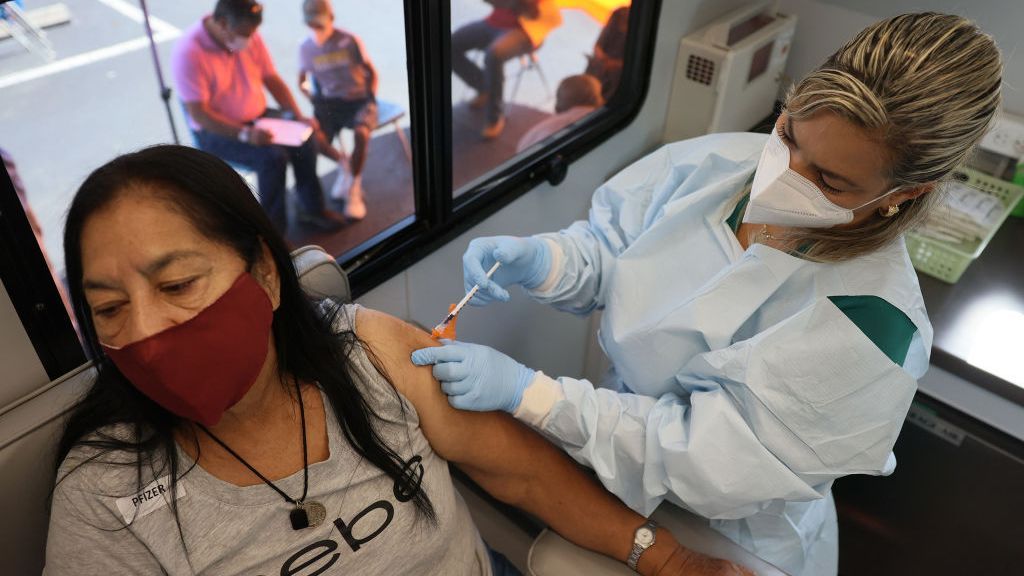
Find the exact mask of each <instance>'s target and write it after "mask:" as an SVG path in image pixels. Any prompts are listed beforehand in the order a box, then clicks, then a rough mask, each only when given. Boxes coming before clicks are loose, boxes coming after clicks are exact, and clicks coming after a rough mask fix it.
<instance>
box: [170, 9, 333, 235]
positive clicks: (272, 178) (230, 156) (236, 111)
mask: <svg viewBox="0 0 1024 576" xmlns="http://www.w3.org/2000/svg"><path fill="white" fill-rule="evenodd" d="M262 22H263V6H262V5H261V4H260V3H258V2H256V1H255V0H218V1H217V4H216V6H215V8H214V10H213V14H212V15H207V16H204V17H203V18H202V19H201V20H200V21H199V22H198V23H196V24H195V25H194V26H193V27H192V28H191V29H189V30H188V31H186V32H185V33H184V34H183V35H182V37H181V39H179V40H178V43H177V44H176V45H175V47H174V53H173V56H172V59H171V69H172V72H173V75H174V80H175V84H176V85H177V89H178V93H179V94H180V96H181V100H182V103H183V104H184V106H185V112H186V116H187V119H188V124H189V127H190V128H191V130H192V133H193V135H194V137H195V142H196V145H197V146H198V147H199V148H200V149H201V150H205V151H207V152H210V153H211V154H214V155H216V156H219V157H220V158H222V159H224V160H226V161H228V162H232V163H234V164H239V165H242V166H245V167H246V168H249V169H251V170H253V171H255V172H256V177H257V182H258V186H259V197H260V203H261V204H262V205H263V208H264V209H265V210H266V211H267V214H268V215H269V216H270V219H271V221H273V222H274V225H275V226H277V228H278V230H281V231H282V232H284V231H285V230H286V229H287V227H288V214H287V208H286V194H285V187H286V183H285V182H286V177H287V172H288V163H289V162H291V164H292V167H293V169H294V172H295V188H296V192H297V194H298V197H299V201H300V204H301V205H302V210H303V211H302V212H300V214H299V215H298V218H297V221H298V222H299V224H302V225H305V226H308V227H310V228H312V229H314V230H317V231H322V232H330V231H334V230H337V229H338V228H340V227H341V226H343V225H344V218H343V217H342V216H341V215H340V214H336V213H334V212H331V211H330V210H327V209H326V208H325V206H324V197H323V189H322V188H321V187H320V179H319V178H318V177H317V174H316V160H317V152H316V148H315V143H314V142H313V139H309V140H307V141H306V142H305V143H303V144H302V145H301V146H296V147H291V146H280V145H276V144H273V143H272V141H271V134H270V132H268V131H266V130H262V129H260V128H257V127H255V126H254V125H253V122H254V121H255V120H257V119H258V118H260V117H287V116H291V117H292V118H293V119H295V120H298V121H302V122H307V123H309V124H310V125H311V126H313V127H314V129H315V128H316V127H317V126H316V121H315V120H312V119H308V118H306V117H305V116H304V115H303V114H302V111H301V110H299V107H298V105H296V103H295V99H294V98H293V97H292V93H291V91H290V90H289V89H288V86H287V85H286V84H285V82H284V80H282V79H281V76H280V75H278V73H277V70H276V69H275V68H274V63H273V61H272V60H271V58H270V54H269V53H268V52H267V48H266V46H265V45H264V43H263V39H262V38H261V37H260V34H259V32H258V31H257V28H258V27H259V26H260V24H261V23H262ZM264 88H266V89H267V90H268V91H269V92H270V93H271V95H273V97H274V100H276V101H277V104H278V105H279V106H280V107H281V108H283V109H284V110H285V111H286V112H284V113H282V112H281V111H280V110H276V109H272V108H268V107H267V99H266V96H264V94H263V89H264Z"/></svg>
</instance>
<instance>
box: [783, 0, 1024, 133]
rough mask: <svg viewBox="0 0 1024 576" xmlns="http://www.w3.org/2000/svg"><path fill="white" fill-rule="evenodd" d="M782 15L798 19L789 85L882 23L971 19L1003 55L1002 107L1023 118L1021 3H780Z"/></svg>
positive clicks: (858, 0)
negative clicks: (907, 17)
mask: <svg viewBox="0 0 1024 576" xmlns="http://www.w3.org/2000/svg"><path fill="white" fill-rule="evenodd" d="M779 9H780V10H781V11H782V12H786V13H790V14H796V15H797V17H798V18H799V21H798V23H797V28H796V35H795V36H794V37H793V47H792V51H791V52H790V56H789V64H788V66H787V67H786V75H787V76H788V77H789V79H798V78H801V77H802V76H803V75H804V74H806V73H807V72H810V71H811V70H813V69H814V68H815V67H817V66H818V65H819V64H821V62H823V61H824V60H825V58H826V57H828V55H829V54H831V53H832V52H834V51H835V50H836V49H837V48H839V47H840V46H842V45H843V44H844V43H845V42H847V41H848V40H851V39H852V38H853V37H854V36H856V34H857V33H858V32H860V31H861V29H863V28H864V27H866V26H867V25H869V24H872V23H874V22H877V21H878V20H881V19H883V18H888V17H890V16H895V15H897V14H903V13H907V12H922V11H934V12H945V13H949V14H958V15H960V16H964V17H967V18H970V19H971V20H974V21H975V22H976V23H977V24H978V26H980V27H981V28H982V30H985V31H986V32H988V33H989V34H991V35H992V37H993V38H995V41H996V44H997V45H998V46H999V49H1000V50H1001V51H1002V53H1003V107H1004V108H1005V109H1006V110H1007V111H1008V112H1011V113H1014V114H1018V115H1020V114H1024V60H1021V59H1020V58H1019V57H1017V56H1016V54H1017V50H1018V47H1019V45H1020V44H1021V24H1022V23H1024V2H1021V1H1020V0H979V1H976V2H965V1H963V0H927V1H921V0H779Z"/></svg>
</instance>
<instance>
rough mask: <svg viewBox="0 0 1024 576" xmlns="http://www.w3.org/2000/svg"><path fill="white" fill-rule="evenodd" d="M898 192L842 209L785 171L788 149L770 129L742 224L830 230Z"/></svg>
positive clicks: (818, 189) (810, 185) (795, 173)
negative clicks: (866, 207) (870, 205)
mask: <svg viewBox="0 0 1024 576" xmlns="http://www.w3.org/2000/svg"><path fill="white" fill-rule="evenodd" d="M897 190H899V188H893V189H892V190H889V191H888V192H886V193H885V194H882V195H881V196H879V197H878V198H875V199H874V200H869V201H868V202H865V203H864V204H861V205H860V206H857V207H856V208H843V207H842V206H839V205H837V204H835V203H834V202H832V201H831V200H829V199H828V197H826V196H825V193H824V192H822V191H821V189H820V188H818V187H817V186H816V185H815V184H814V182H811V181H810V180H808V179H807V178H804V177H803V176H801V175H800V174H798V173H797V172H796V171H794V170H791V169H790V168H789V147H788V146H786V143H785V142H783V141H782V139H781V138H779V134H778V132H776V131H775V130H772V134H771V136H769V137H768V143H767V144H765V146H764V150H763V151H762V152H761V159H760V160H759V161H758V163H757V171H756V172H754V182H753V184H752V185H751V187H750V201H749V202H748V203H747V210H746V212H745V213H744V214H743V221H744V222H749V223H752V224H774V225H776V226H786V227H800V228H830V227H832V226H837V225H839V224H849V223H850V222H852V221H853V212H854V210H859V209H860V208H863V207H864V206H867V205H868V204H871V203H872V202H877V201H878V200H880V199H881V198H884V197H886V196H888V195H889V194H892V193H893V192H895V191H897Z"/></svg>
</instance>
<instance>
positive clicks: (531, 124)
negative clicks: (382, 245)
mask: <svg viewBox="0 0 1024 576" xmlns="http://www.w3.org/2000/svg"><path fill="white" fill-rule="evenodd" d="M451 5H452V9H451V23H452V36H451V66H452V89H451V94H452V159H453V165H452V180H453V187H454V189H455V191H456V192H455V193H456V194H457V195H458V194H460V193H462V192H466V191H469V190H470V189H471V188H472V187H473V186H474V184H476V183H479V182H481V180H482V179H485V178H486V176H487V174H488V173H490V172H491V171H492V170H494V169H495V168H497V167H499V166H502V165H503V164H505V163H506V162H507V161H509V160H510V159H512V158H513V157H515V156H516V155H517V154H521V153H529V152H538V151H542V150H543V148H544V147H545V145H546V144H549V143H551V142H552V141H554V140H556V139H558V138H559V137H561V136H564V135H565V134H567V133H568V132H570V131H572V130H573V129H574V128H575V127H578V126H580V125H581V124H582V123H583V122H585V120H586V119H587V118H588V117H590V116H592V115H593V114H594V113H595V112H597V111H599V110H601V109H602V108H603V107H604V106H605V103H606V102H608V101H609V100H610V99H611V98H612V97H613V95H614V94H615V91H616V89H617V87H618V84H619V81H620V77H621V73H622V69H623V62H624V59H625V52H626V45H627V35H628V28H629V6H630V2H629V0H539V1H534V0H522V1H518V0H510V1H505V2H497V1H494V2H484V1H481V0H460V1H455V0H453V1H452V3H451Z"/></svg>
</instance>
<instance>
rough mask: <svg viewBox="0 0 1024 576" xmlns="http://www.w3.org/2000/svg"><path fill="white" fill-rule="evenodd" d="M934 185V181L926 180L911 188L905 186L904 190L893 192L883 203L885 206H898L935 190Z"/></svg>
mask: <svg viewBox="0 0 1024 576" xmlns="http://www.w3.org/2000/svg"><path fill="white" fill-rule="evenodd" d="M936 186H937V183H936V182H928V183H926V184H918V185H917V186H914V187H913V188H907V189H905V190H900V191H899V192H893V194H892V198H891V199H890V200H889V201H888V202H885V203H884V204H885V206H889V205H896V206H899V205H901V204H903V203H904V202H906V201H908V200H913V199H915V198H919V197H921V196H924V195H925V194H928V193H929V192H932V191H933V190H935V187H936Z"/></svg>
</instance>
